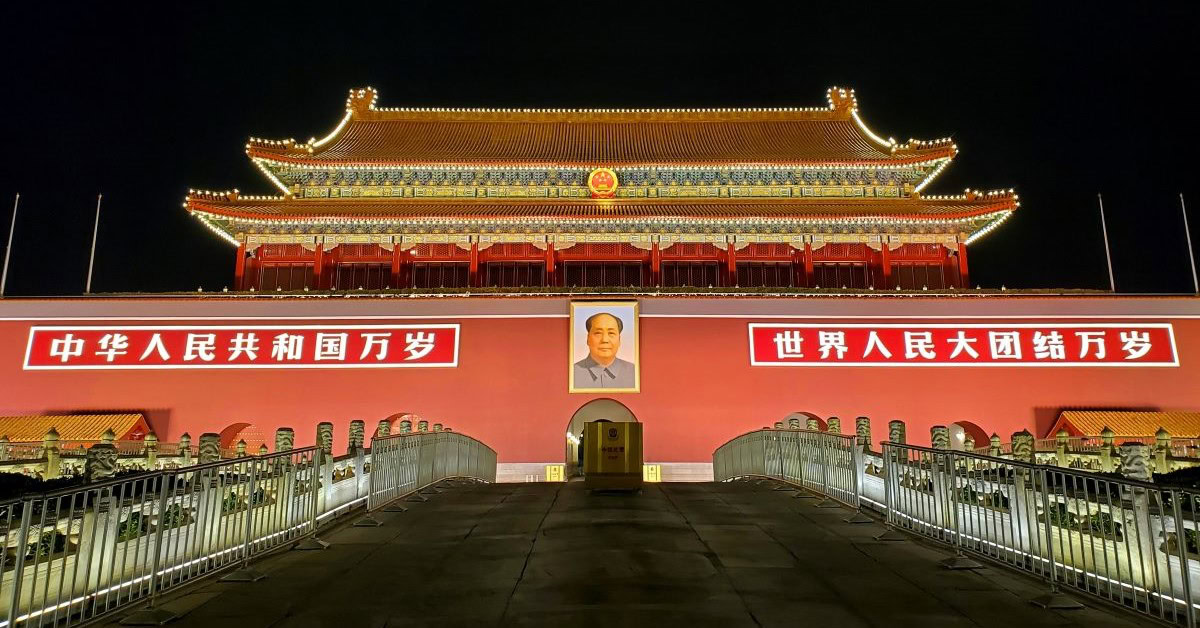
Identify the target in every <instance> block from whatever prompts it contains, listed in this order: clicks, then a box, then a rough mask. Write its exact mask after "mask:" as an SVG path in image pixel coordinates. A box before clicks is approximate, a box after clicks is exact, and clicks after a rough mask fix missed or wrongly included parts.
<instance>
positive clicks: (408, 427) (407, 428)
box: [400, 419, 413, 434]
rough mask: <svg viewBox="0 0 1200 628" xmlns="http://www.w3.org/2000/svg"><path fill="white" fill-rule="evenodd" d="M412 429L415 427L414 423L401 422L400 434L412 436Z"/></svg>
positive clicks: (406, 420) (405, 420)
mask: <svg viewBox="0 0 1200 628" xmlns="http://www.w3.org/2000/svg"><path fill="white" fill-rule="evenodd" d="M412 427H413V426H412V421H409V420H408V419H404V420H403V421H400V433H401V434H411V433H412V431H413V429H412Z"/></svg>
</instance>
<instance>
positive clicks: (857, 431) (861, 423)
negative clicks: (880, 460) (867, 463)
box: [854, 416, 871, 451]
mask: <svg viewBox="0 0 1200 628" xmlns="http://www.w3.org/2000/svg"><path fill="white" fill-rule="evenodd" d="M854 435H855V436H858V444H859V445H862V448H863V451H871V419H870V418H868V417H865V416H860V417H858V418H856V419H854Z"/></svg>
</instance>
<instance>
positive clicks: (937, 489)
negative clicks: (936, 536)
mask: <svg viewBox="0 0 1200 628" xmlns="http://www.w3.org/2000/svg"><path fill="white" fill-rule="evenodd" d="M929 443H930V445H932V446H933V448H934V449H937V450H939V451H949V450H950V428H948V427H946V426H945V425H934V426H932V427H930V428H929ZM931 458H932V459H931V460H930V462H931V463H933V465H932V469H931V473H930V474H929V475H930V480H931V481H932V482H933V494H934V500H933V504H934V507H935V508H937V510H938V514H939V515H940V516H941V522H940V523H941V525H942V527H944V528H946V529H952V528H953V526H954V517H953V512H952V508H951V505H952V504H953V501H954V496H953V494H952V491H953V490H954V488H955V487H954V476H953V475H952V474H953V473H954V469H952V468H951V465H950V456H948V455H946V454H940V453H939V454H933V455H932V456H931Z"/></svg>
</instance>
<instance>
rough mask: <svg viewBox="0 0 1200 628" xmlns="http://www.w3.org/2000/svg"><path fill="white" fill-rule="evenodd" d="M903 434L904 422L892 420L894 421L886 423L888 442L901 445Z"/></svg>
mask: <svg viewBox="0 0 1200 628" xmlns="http://www.w3.org/2000/svg"><path fill="white" fill-rule="evenodd" d="M904 432H905V429H904V421H901V420H899V419H897V420H894V421H888V441H889V442H892V443H897V444H900V445H903V444H904V438H905V433H904Z"/></svg>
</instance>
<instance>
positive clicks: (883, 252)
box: [879, 238, 893, 290]
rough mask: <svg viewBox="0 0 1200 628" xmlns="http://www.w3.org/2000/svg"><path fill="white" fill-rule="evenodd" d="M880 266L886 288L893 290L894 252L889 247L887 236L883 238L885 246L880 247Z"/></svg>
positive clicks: (884, 287)
mask: <svg viewBox="0 0 1200 628" xmlns="http://www.w3.org/2000/svg"><path fill="white" fill-rule="evenodd" d="M879 266H880V268H879V269H880V270H881V271H882V272H881V273H880V274H881V275H882V276H883V285H882V286H881V287H882V288H883V289H884V290H891V289H892V288H893V286H892V252H891V250H890V249H889V248H888V243H887V238H884V239H883V246H882V247H881V248H880V249H879Z"/></svg>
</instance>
